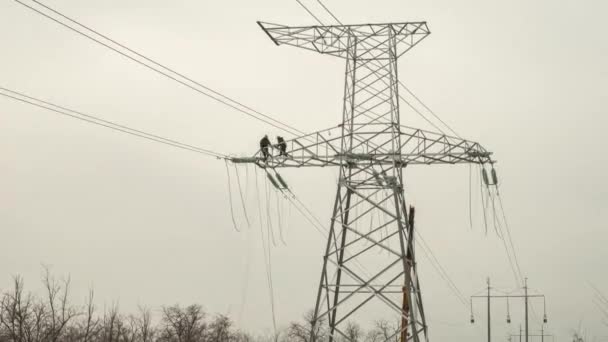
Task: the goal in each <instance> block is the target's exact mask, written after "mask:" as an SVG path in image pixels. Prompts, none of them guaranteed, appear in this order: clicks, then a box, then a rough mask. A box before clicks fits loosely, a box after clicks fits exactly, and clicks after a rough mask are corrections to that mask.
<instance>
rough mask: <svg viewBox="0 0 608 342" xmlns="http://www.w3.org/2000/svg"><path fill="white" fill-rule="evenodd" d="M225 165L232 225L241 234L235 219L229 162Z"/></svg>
mask: <svg viewBox="0 0 608 342" xmlns="http://www.w3.org/2000/svg"><path fill="white" fill-rule="evenodd" d="M224 162H225V164H226V175H227V178H228V198H229V201H230V217H231V218H232V225H233V226H234V230H236V231H237V232H240V231H241V230H240V229H239V228H238V227H237V225H236V220H235V219H234V208H233V205H232V186H231V185H230V183H231V182H230V171H229V169H228V161H227V160H224Z"/></svg>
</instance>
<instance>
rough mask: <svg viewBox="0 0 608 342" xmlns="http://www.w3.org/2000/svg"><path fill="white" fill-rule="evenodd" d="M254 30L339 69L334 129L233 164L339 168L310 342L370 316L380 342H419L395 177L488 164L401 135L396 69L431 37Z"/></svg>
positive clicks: (410, 243)
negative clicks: (340, 99)
mask: <svg viewBox="0 0 608 342" xmlns="http://www.w3.org/2000/svg"><path fill="white" fill-rule="evenodd" d="M258 24H259V25H260V26H261V27H262V29H263V30H264V31H265V32H266V34H268V36H269V37H270V38H271V39H272V41H273V42H274V43H275V44H277V45H283V44H285V45H292V46H296V47H300V48H304V49H308V50H312V51H316V52H319V53H322V54H326V55H332V56H335V57H340V58H344V59H345V60H346V71H345V84H344V107H343V116H342V123H341V124H340V125H338V126H337V127H333V128H330V129H326V130H322V131H318V132H315V133H312V134H309V135H305V136H302V137H298V138H295V139H292V140H289V141H287V144H288V148H287V153H288V156H287V157H285V156H278V155H273V156H271V157H270V158H268V159H267V160H264V159H263V158H262V155H261V153H260V151H258V153H257V154H256V155H255V156H254V157H252V158H234V159H233V161H234V162H249V163H256V164H257V165H258V166H259V167H262V168H264V169H265V170H266V171H267V172H269V174H271V172H270V171H269V170H271V171H274V172H276V169H277V168H287V167H325V166H336V167H339V168H340V173H339V182H338V189H337V192H336V197H335V204H334V208H333V215H332V217H331V222H330V231H329V236H328V237H327V245H326V249H325V254H324V257H323V268H322V272H321V279H320V282H319V288H318V292H317V297H316V301H315V311H314V318H313V329H312V331H311V341H312V342H314V341H315V340H316V339H317V336H316V333H315V331H316V329H315V325H318V324H322V322H324V324H327V325H328V329H329V341H330V342H331V341H333V340H335V339H336V338H338V337H341V338H346V339H347V340H348V339H349V338H348V336H347V333H346V332H345V328H346V325H347V323H348V321H350V320H357V319H362V318H369V316H370V315H373V316H372V317H377V318H380V317H385V316H384V315H389V316H390V317H394V318H396V319H397V320H398V321H399V329H397V331H396V332H395V333H394V334H393V335H392V336H384V337H383V338H382V339H383V340H389V339H395V338H396V337H397V336H399V335H400V336H401V341H402V342H405V341H406V340H407V341H415V342H418V341H421V340H428V337H427V325H426V321H425V314H424V309H423V305H422V294H421V291H420V283H419V281H418V273H417V269H416V259H415V256H416V254H415V250H414V224H413V222H414V221H413V210H410V211H408V209H407V206H406V201H405V191H404V183H403V170H404V168H405V167H406V166H408V165H430V164H458V163H476V164H486V163H492V162H493V161H492V160H491V158H490V155H491V153H490V152H487V151H486V150H485V149H484V148H482V147H481V146H480V145H479V144H478V143H475V142H471V141H467V140H464V139H461V138H457V137H451V136H446V135H443V134H439V133H432V132H427V131H423V130H420V129H414V128H410V127H405V126H402V125H401V122H400V116H399V87H398V85H399V82H398V72H397V60H398V58H399V57H400V56H402V55H403V54H404V53H405V52H407V51H408V50H409V49H411V48H412V47H414V46H415V45H416V44H418V43H419V42H420V41H421V40H422V39H424V38H425V37H426V36H427V35H428V34H429V33H430V32H429V30H428V27H427V25H426V23H425V22H408V23H388V24H366V25H340V26H308V27H286V26H281V25H276V24H269V23H258ZM277 183H279V182H278V181H277ZM280 183H283V181H282V180H281V181H280ZM366 315H367V316H366Z"/></svg>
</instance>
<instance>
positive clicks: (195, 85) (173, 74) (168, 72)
mask: <svg viewBox="0 0 608 342" xmlns="http://www.w3.org/2000/svg"><path fill="white" fill-rule="evenodd" d="M15 1H16V2H17V3H19V4H21V5H22V6H25V7H27V8H29V9H31V10H32V11H34V12H36V13H38V14H40V15H42V16H44V17H46V18H48V19H50V20H52V21H54V22H56V23H58V24H60V25H62V26H64V27H66V28H67V29H69V30H71V31H74V32H76V33H78V34H79V35H82V36H84V37H86V38H88V39H89V40H92V41H94V42H96V43H98V44H100V45H102V46H104V47H106V48H108V49H110V50H113V51H114V52H116V53H118V54H120V55H122V56H124V57H126V58H128V59H130V60H132V61H134V62H136V63H138V64H140V65H142V66H145V67H146V68H148V69H150V70H152V71H155V72H157V73H159V74H161V75H163V76H165V77H167V78H169V79H171V80H173V81H175V82H178V83H180V84H182V85H184V86H186V87H188V88H190V89H192V90H194V91H196V92H198V93H200V94H202V95H205V96H207V97H209V98H211V99H213V100H215V101H217V102H220V103H222V104H224V105H226V106H228V107H231V108H233V109H235V110H237V111H239V112H241V113H243V114H245V115H247V116H250V117H252V118H255V119H257V120H259V121H261V122H264V123H266V124H268V125H271V126H273V127H275V128H277V129H280V130H282V131H285V132H287V133H289V134H292V135H298V134H304V132H302V131H300V130H298V129H296V128H294V127H292V126H290V125H288V124H286V123H283V122H281V121H279V120H277V119H274V118H273V117H271V116H270V115H267V114H263V113H261V112H259V111H257V110H255V109H253V108H251V107H249V106H246V105H244V104H242V103H241V102H238V101H236V100H234V99H232V98H230V97H228V96H226V95H224V94H222V93H220V92H218V91H216V90H213V89H211V88H209V87H207V86H205V85H203V84H201V83H200V82H197V81H195V80H193V79H192V78H189V77H186V76H184V75H183V74H181V73H179V72H177V71H175V70H173V69H171V68H169V67H167V66H165V65H163V64H161V63H158V62H156V61H154V60H152V59H151V58H149V57H146V56H145V55H143V54H141V53H139V52H136V51H134V50H132V49H130V48H128V47H127V46H125V45H123V44H121V43H118V42H117V41H116V40H113V39H111V38H109V37H108V36H106V35H103V34H101V33H99V32H98V31H96V30H94V29H92V28H90V27H88V26H86V25H84V24H81V23H80V22H78V21H77V20H75V19H72V18H70V17H68V16H66V15H64V14H62V13H61V12H59V11H57V10H55V9H53V8H51V7H49V6H47V5H45V4H43V3H41V2H39V1H36V0H32V1H33V2H34V3H36V4H38V5H39V6H42V7H43V8H45V9H47V10H48V11H51V12H52V13H54V14H56V15H58V16H60V17H61V18H63V19H65V20H67V21H69V22H71V23H73V24H76V25H78V26H80V27H81V28H84V29H86V30H87V31H89V32H91V33H93V34H95V35H97V36H98V37H101V38H103V39H105V40H106V41H107V42H110V43H112V44H114V45H116V46H118V47H119V48H122V49H124V50H126V51H128V52H130V53H131V54H132V55H129V54H128V53H126V52H125V51H120V49H119V48H117V47H114V46H111V45H110V44H109V43H107V42H103V41H101V40H100V39H97V38H95V37H93V36H91V35H90V34H87V33H85V32H82V31H81V30H79V29H77V28H75V27H73V26H70V25H68V24H67V23H65V22H64V21H62V20H60V19H58V18H56V17H53V16H51V15H49V14H47V13H45V12H43V11H42V10H40V9H38V8H35V7H33V6H30V5H28V4H26V3H25V2H23V1H21V0H15ZM137 57H139V58H141V59H143V60H140V59H138V58H137ZM151 64H153V65H151ZM155 66H157V67H160V68H157V67H155ZM161 69H163V70H164V71H163V70H161ZM189 83H190V84H189ZM199 87H200V88H202V89H204V90H205V91H203V90H201V89H199ZM210 93H211V94H210Z"/></svg>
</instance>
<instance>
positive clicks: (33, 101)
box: [0, 87, 229, 159]
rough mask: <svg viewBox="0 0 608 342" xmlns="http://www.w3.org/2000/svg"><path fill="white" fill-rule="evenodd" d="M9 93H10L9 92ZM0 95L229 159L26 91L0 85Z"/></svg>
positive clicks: (164, 142) (144, 137) (116, 129)
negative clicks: (60, 104)
mask: <svg viewBox="0 0 608 342" xmlns="http://www.w3.org/2000/svg"><path fill="white" fill-rule="evenodd" d="M7 93H9V94H7ZM0 95H2V96H4V97H6V98H10V99H13V100H16V101H19V102H22V103H26V104H29V105H32V106H35V107H39V108H43V109H46V110H49V111H52V112H54V113H57V114H62V115H65V116H68V117H71V118H74V119H78V120H82V121H85V122H88V123H91V124H94V125H98V126H102V127H106V128H109V129H112V130H115V131H119V132H123V133H126V134H129V135H133V136H137V137H140V138H143V139H148V140H152V141H155V142H158V143H161V144H165V145H170V146H173V147H177V148H181V149H184V150H189V151H192V152H197V153H200V154H204V155H207V156H210V157H215V158H218V159H229V157H228V156H227V155H225V154H221V153H218V152H214V151H211V150H208V149H204V148H200V147H197V146H193V145H189V144H184V143H181V142H179V141H176V140H173V139H168V138H165V137H162V136H159V135H156V134H151V133H147V132H144V131H141V130H138V129H134V128H131V127H128V126H125V125H121V124H118V123H115V122H112V121H109V120H105V119H102V118H99V117H97V116H93V115H90V114H85V113H83V112H80V111H77V110H74V109H69V108H67V107H63V106H59V105H56V104H54V103H51V102H48V101H44V100H40V99H37V98H35V97H32V96H29V95H26V94H24V93H21V92H17V91H15V90H10V89H7V88H4V87H0Z"/></svg>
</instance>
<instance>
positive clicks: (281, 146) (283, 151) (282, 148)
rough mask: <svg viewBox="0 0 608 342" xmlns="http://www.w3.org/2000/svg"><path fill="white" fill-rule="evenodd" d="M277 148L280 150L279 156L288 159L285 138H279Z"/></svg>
mask: <svg viewBox="0 0 608 342" xmlns="http://www.w3.org/2000/svg"><path fill="white" fill-rule="evenodd" d="M277 147H278V148H279V155H280V156H285V157H287V143H286V142H285V139H283V137H280V136H277Z"/></svg>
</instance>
